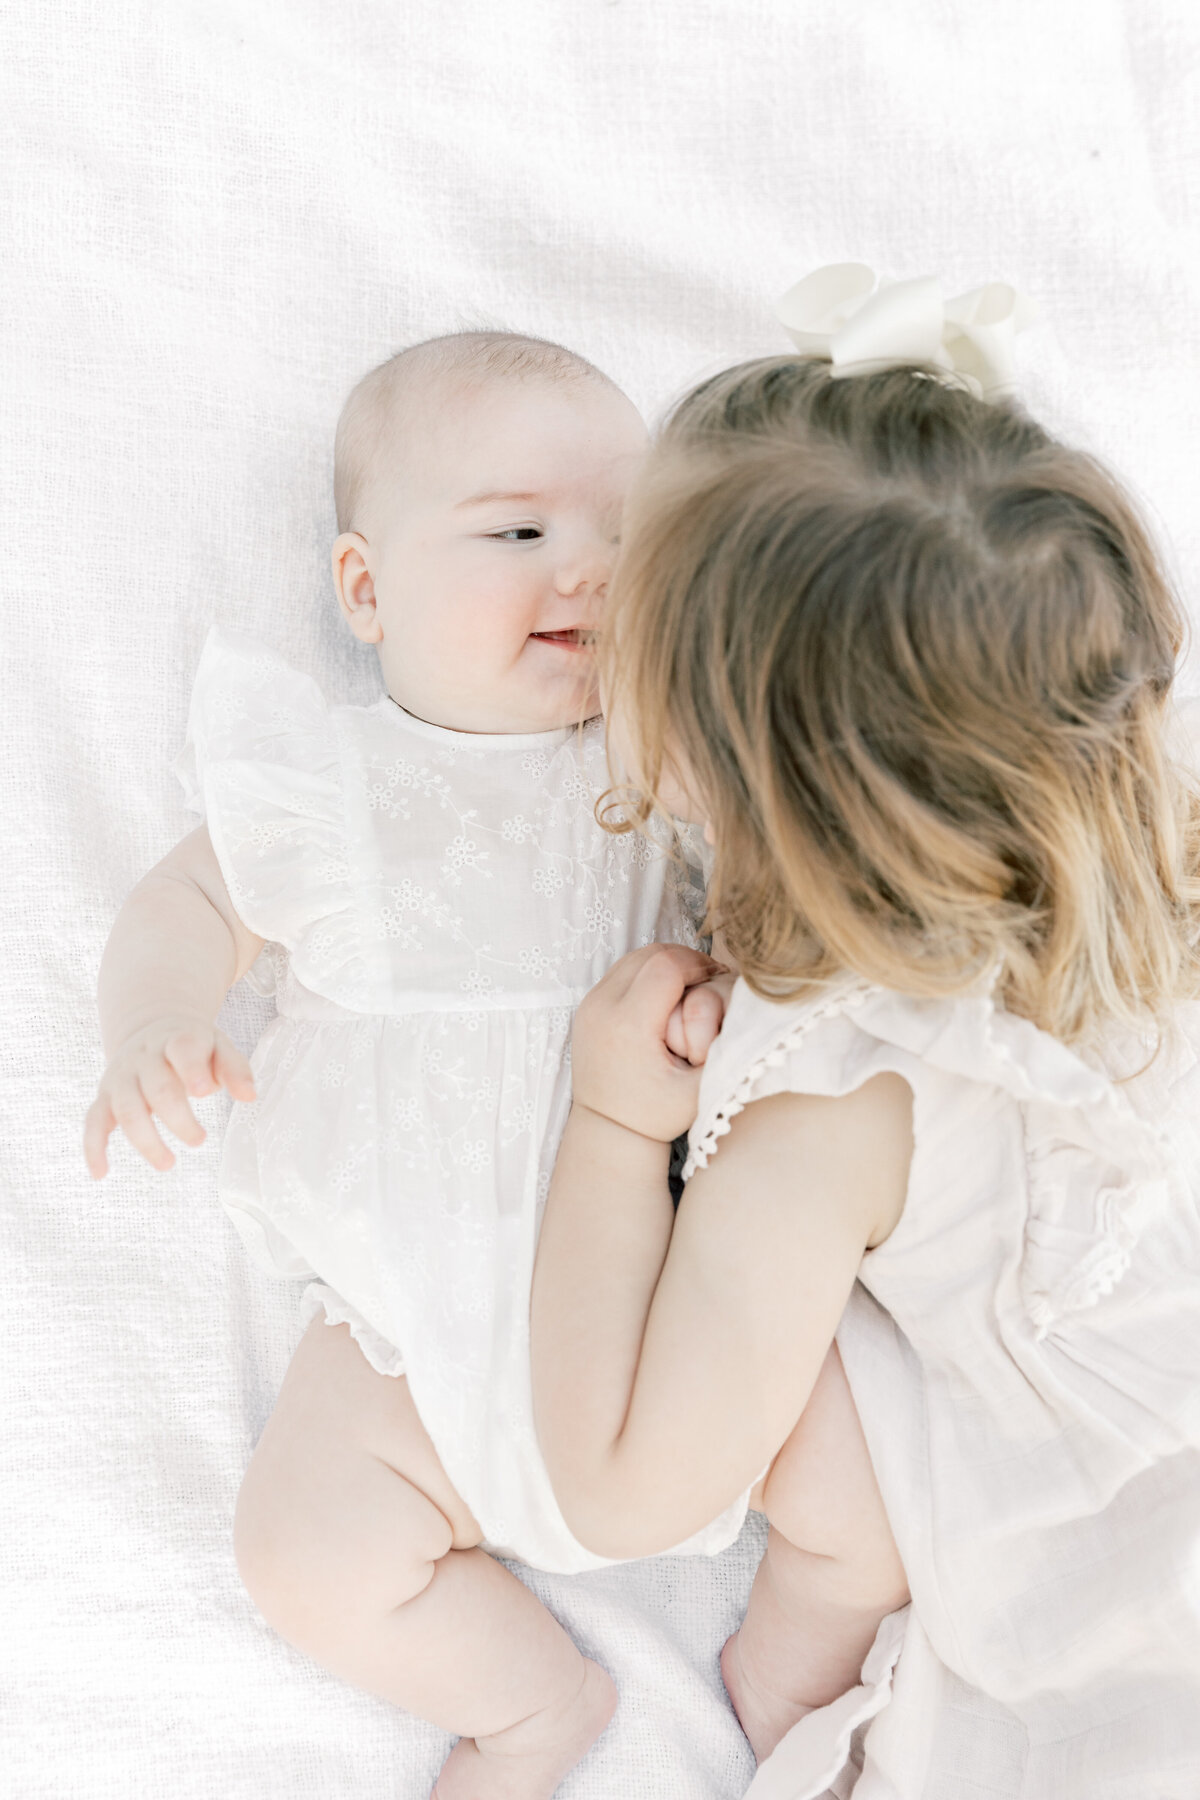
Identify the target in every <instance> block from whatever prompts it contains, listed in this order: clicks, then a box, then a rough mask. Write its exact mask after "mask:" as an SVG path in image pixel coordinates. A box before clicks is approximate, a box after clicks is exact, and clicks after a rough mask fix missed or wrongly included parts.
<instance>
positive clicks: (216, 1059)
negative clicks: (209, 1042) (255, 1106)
mask: <svg viewBox="0 0 1200 1800" xmlns="http://www.w3.org/2000/svg"><path fill="white" fill-rule="evenodd" d="M213 1071H214V1073H215V1075H216V1078H217V1082H218V1085H219V1086H221V1087H223V1088H225V1089H226V1091H227V1092H228V1093H229V1094H230V1095H231V1097H232V1098H233V1099H234V1100H253V1099H254V1097H255V1087H254V1071H253V1069H252V1068H251V1067H250V1064H249V1062H248V1060H247V1059H246V1057H244V1056H243V1055H242V1053H241V1051H240V1050H239V1049H238V1047H237V1045H236V1044H233V1043H230V1041H229V1039H228V1038H227V1037H226V1036H225V1033H224V1032H223V1031H218V1032H217V1034H216V1049H215V1050H214V1051H213Z"/></svg>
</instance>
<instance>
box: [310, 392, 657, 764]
mask: <svg viewBox="0 0 1200 1800" xmlns="http://www.w3.org/2000/svg"><path fill="white" fill-rule="evenodd" d="M403 437H404V441H403V443H402V444H401V445H400V446H398V447H397V448H392V449H388V448H385V449H384V450H382V451H381V455H382V456H384V457H386V458H387V459H388V462H387V474H386V476H384V475H383V471H382V469H381V471H380V475H381V479H380V480H379V481H378V482H377V484H376V486H375V488H374V490H373V492H374V495H375V496H376V497H375V500H374V503H373V505H372V506H371V507H370V508H369V509H368V512H367V514H366V517H365V520H364V524H365V531H364V534H363V535H362V536H360V535H359V534H357V533H348V534H344V535H343V537H341V538H339V539H338V542H337V545H335V548H334V561H335V567H336V566H337V563H338V556H339V551H342V558H343V560H342V574H341V579H340V582H339V591H340V593H341V596H342V604H343V609H344V610H345V612H346V615H347V617H348V618H349V620H350V623H351V626H352V628H353V629H354V631H355V633H356V635H357V636H358V637H360V638H362V639H363V640H364V641H365V642H368V643H375V644H377V646H378V650H379V659H380V663H381V665H382V668H383V674H384V680H385V681H386V683H387V688H388V692H389V693H390V694H391V696H392V698H393V699H394V700H396V701H398V702H399V704H400V705H401V706H403V707H404V708H405V710H406V711H407V712H411V713H414V714H415V715H416V716H417V717H418V718H420V719H425V720H428V721H429V722H430V723H431V724H435V725H444V726H448V727H450V728H451V729H453V730H458V731H474V732H533V731H548V730H551V729H552V728H554V727H556V726H560V725H565V724H573V723H575V722H576V721H578V720H579V719H582V718H587V717H590V716H591V715H592V714H594V713H596V712H597V711H598V710H599V702H598V698H597V692H596V674H595V662H594V655H593V651H592V648H591V642H590V640H591V634H592V633H593V632H594V631H595V630H596V628H597V626H598V625H599V622H600V615H601V612H602V609H603V605H604V599H605V594H606V591H607V586H608V581H609V577H610V575H611V573H612V567H613V562H614V559H615V556H616V546H617V533H618V529H619V522H620V516H621V509H622V505H623V502H624V498H625V493H626V490H627V488H628V486H629V483H630V480H631V478H632V476H633V473H634V471H635V469H636V467H637V465H638V463H639V461H640V460H641V457H642V455H643V454H644V452H645V448H646V429H645V426H644V425H643V423H642V420H641V418H640V417H639V415H638V413H637V412H636V410H635V409H634V407H633V406H632V404H631V403H630V402H629V401H628V400H626V399H625V397H624V395H622V394H620V393H619V392H617V391H616V390H615V389H613V388H610V387H608V386H607V385H606V384H605V383H602V382H599V381H595V382H593V381H563V382H550V381H546V380H535V381H530V382H528V383H520V382H516V381H512V380H507V381H497V382H494V383H492V384H490V385H485V386H475V387H474V388H472V389H469V390H466V391H463V390H462V389H461V388H459V389H451V390H450V391H449V392H447V394H446V395H445V400H444V404H442V405H440V406H439V405H435V404H430V405H429V406H427V407H424V408H423V409H422V413H421V417H420V423H419V425H414V423H413V422H411V421H410V423H409V425H408V427H407V429H406V431H405V433H404V434H403ZM347 545H349V546H351V553H350V554H346V553H345V551H344V548H343V547H344V546H347ZM356 556H357V557H358V559H359V561H358V562H356V561H355V557H356Z"/></svg>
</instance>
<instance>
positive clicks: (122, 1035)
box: [83, 826, 263, 1178]
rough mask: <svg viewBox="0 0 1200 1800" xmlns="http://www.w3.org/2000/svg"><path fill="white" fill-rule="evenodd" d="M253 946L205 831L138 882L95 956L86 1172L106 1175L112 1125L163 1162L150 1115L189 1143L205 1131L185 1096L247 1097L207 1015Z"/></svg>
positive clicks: (249, 1085) (233, 1058)
mask: <svg viewBox="0 0 1200 1800" xmlns="http://www.w3.org/2000/svg"><path fill="white" fill-rule="evenodd" d="M262 945H263V940H262V939H261V938H259V937H256V936H255V934H254V933H253V932H252V931H248V930H247V929H246V927H245V925H243V924H242V922H241V920H240V919H239V918H238V916H237V914H236V913H235V912H234V910H233V905H232V903H231V901H230V898H229V891H228V889H227V888H226V886H225V880H224V877H223V876H222V874H221V870H220V865H219V864H218V862H217V859H216V855H215V854H214V851H213V847H212V844H211V842H210V840H209V836H208V830H207V828H206V827H205V826H201V827H200V828H199V830H197V831H193V832H191V833H190V834H189V836H187V837H185V838H184V839H183V840H182V841H181V842H180V843H178V844H176V846H175V848H174V849H173V850H172V851H171V852H170V853H169V854H168V855H167V856H165V857H164V858H163V860H162V861H161V862H160V863H157V864H156V865H155V867H154V868H153V869H151V870H150V872H149V874H148V875H145V876H143V878H142V880H141V881H139V882H138V884H137V886H136V887H135V888H134V890H133V892H132V893H131V894H130V896H129V898H128V900H127V901H126V902H125V904H124V906H123V907H122V908H121V911H120V912H119V913H118V914H117V918H116V921H115V923H114V925H113V928H112V932H111V934H110V936H109V939H108V943H107V945H106V946H105V950H104V956H103V958H102V960H101V963H100V980H99V992H98V999H99V1006H100V1031H101V1037H102V1040H103V1043H104V1049H105V1052H106V1054H107V1057H108V1067H107V1068H106V1069H105V1071H104V1074H103V1075H102V1077H101V1079H100V1085H99V1088H98V1090H97V1094H96V1098H95V1100H94V1102H93V1103H92V1106H91V1108H90V1109H89V1111H88V1115H87V1119H86V1122H85V1125H84V1137H83V1147H84V1155H85V1157H86V1159H87V1165H88V1168H89V1169H90V1171H91V1173H92V1175H93V1176H95V1177H97V1178H99V1177H100V1176H102V1175H104V1174H106V1173H107V1172H108V1156H107V1144H108V1139H109V1136H110V1134H111V1133H112V1132H113V1131H114V1130H115V1129H116V1128H117V1126H118V1125H119V1126H120V1127H121V1129H122V1130H123V1131H124V1132H125V1135H126V1136H127V1137H128V1138H129V1140H130V1142H131V1143H132V1144H133V1145H134V1147H135V1149H137V1150H139V1151H140V1152H141V1154H142V1155H143V1156H144V1157H145V1158H146V1161H147V1162H149V1163H150V1164H152V1165H153V1167H154V1168H156V1169H169V1168H170V1167H171V1165H172V1164H173V1162H174V1161H175V1158H174V1157H173V1156H172V1154H171V1152H170V1151H169V1150H168V1149H167V1146H166V1145H165V1144H164V1143H163V1140H162V1138H161V1137H160V1136H159V1134H158V1132H157V1131H156V1130H155V1128H154V1125H153V1123H152V1120H151V1114H152V1113H157V1114H158V1117H159V1118H160V1119H162V1121H163V1122H164V1124H166V1125H167V1126H168V1127H169V1128H170V1129H171V1130H172V1131H173V1132H174V1133H175V1134H176V1136H177V1137H180V1138H182V1140H183V1141H184V1143H186V1144H198V1143H200V1142H201V1141H202V1139H203V1137H204V1129H203V1127H202V1126H201V1125H200V1123H199V1121H198V1120H197V1118H196V1116H195V1114H194V1113H193V1112H192V1109H191V1107H190V1106H189V1105H188V1101H187V1095H188V1094H189V1093H190V1094H196V1095H200V1094H211V1093H212V1092H213V1091H214V1089H216V1088H219V1087H223V1088H226V1089H227V1090H228V1091H229V1093H230V1094H231V1095H232V1096H233V1098H234V1099H235V1100H252V1099H253V1098H254V1077H253V1076H252V1074H251V1072H250V1065H249V1063H248V1062H247V1060H246V1058H245V1057H244V1056H243V1055H242V1053H241V1051H240V1050H238V1049H237V1048H236V1046H235V1045H234V1044H232V1043H231V1042H230V1040H229V1039H228V1038H227V1037H226V1036H225V1034H224V1032H221V1031H217V1030H216V1028H215V1024H214V1021H215V1019H216V1016H217V1014H218V1012H219V1011H220V1010H221V1005H222V1002H223V1001H224V999H225V996H226V994H227V993H228V991H229V989H230V988H231V987H232V986H233V984H234V982H235V981H237V980H238V979H239V978H240V977H241V976H242V975H244V974H245V973H246V970H247V969H248V968H249V967H250V965H251V964H252V963H253V961H254V959H255V957H256V956H257V955H258V953H259V951H260V950H261V949H262Z"/></svg>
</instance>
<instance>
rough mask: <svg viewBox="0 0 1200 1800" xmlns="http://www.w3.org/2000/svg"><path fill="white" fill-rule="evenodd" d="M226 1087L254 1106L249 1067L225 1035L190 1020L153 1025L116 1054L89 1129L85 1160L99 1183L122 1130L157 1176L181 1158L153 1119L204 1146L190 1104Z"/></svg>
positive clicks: (90, 1116) (103, 1080)
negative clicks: (111, 1141)
mask: <svg viewBox="0 0 1200 1800" xmlns="http://www.w3.org/2000/svg"><path fill="white" fill-rule="evenodd" d="M217 1088H225V1089H226V1090H227V1092H228V1093H229V1094H231V1095H232V1097H233V1098H234V1099H235V1100H253V1099H254V1076H253V1074H252V1073H251V1070H250V1064H249V1063H248V1062H247V1060H246V1058H245V1057H244V1056H243V1055H242V1053H241V1051H240V1050H239V1049H238V1048H237V1047H236V1046H235V1045H234V1044H232V1043H231V1042H230V1041H229V1039H228V1038H227V1037H226V1036H225V1033H224V1032H223V1031H218V1030H217V1028H216V1026H215V1025H213V1024H212V1023H211V1022H210V1021H208V1020H206V1019H201V1018H194V1017H190V1016H179V1017H174V1018H165V1019H155V1020H154V1021H153V1023H152V1024H150V1025H147V1026H145V1027H144V1028H143V1029H142V1030H141V1031H137V1032H135V1033H134V1034H133V1036H132V1037H131V1038H129V1039H128V1040H127V1041H126V1042H125V1043H124V1044H122V1045H121V1048H120V1049H119V1050H118V1051H117V1052H116V1053H115V1055H114V1056H113V1058H112V1061H111V1062H110V1063H109V1065H108V1067H107V1069H105V1071H104V1074H103V1075H102V1076H101V1077H100V1085H99V1088H98V1089H97V1092H96V1098H95V1100H93V1102H92V1104H91V1106H90V1108H89V1109H88V1115H87V1118H86V1120H85V1121H84V1127H83V1154H84V1156H85V1158H86V1160H87V1166H88V1169H89V1170H90V1172H91V1174H92V1175H93V1176H94V1177H95V1178H96V1180H97V1181H98V1180H99V1179H100V1177H101V1176H102V1175H107V1173H108V1140H109V1136H110V1135H111V1133H112V1132H114V1131H115V1130H116V1128H117V1126H118V1125H119V1126H120V1127H121V1130H122V1131H123V1132H124V1133H125V1136H126V1137H127V1138H128V1139H129V1141H130V1143H131V1144H132V1145H133V1147H134V1149H135V1150H138V1151H140V1152H141V1154H142V1155H143V1156H144V1157H145V1159H146V1161H147V1162H148V1163H149V1164H150V1165H151V1167H152V1168H155V1169H169V1168H171V1167H172V1165H173V1164H174V1161H175V1158H174V1156H173V1155H172V1154H171V1152H170V1151H169V1150H168V1149H167V1146H166V1145H165V1144H164V1143H163V1140H162V1138H161V1137H160V1136H159V1134H158V1132H157V1131H156V1130H155V1129H154V1125H153V1123H152V1120H151V1114H154V1113H156V1114H157V1115H158V1117H159V1118H160V1119H161V1120H162V1122H163V1124H164V1125H166V1126H168V1127H169V1128H170V1130H171V1131H173V1132H174V1133H175V1136H176V1137H178V1138H182V1140H183V1142H184V1143H185V1144H201V1143H203V1142H204V1137H205V1131H204V1127H203V1126H202V1125H201V1123H200V1121H199V1120H198V1119H197V1117H196V1115H195V1113H194V1112H193V1111H192V1109H191V1107H190V1106H189V1105H188V1101H187V1096H188V1095H189V1094H195V1095H202V1094H211V1093H213V1092H215V1090H216V1089H217Z"/></svg>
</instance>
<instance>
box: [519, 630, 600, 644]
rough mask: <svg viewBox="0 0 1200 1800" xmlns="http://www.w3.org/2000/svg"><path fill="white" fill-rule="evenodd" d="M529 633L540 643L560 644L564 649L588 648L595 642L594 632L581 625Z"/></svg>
mask: <svg viewBox="0 0 1200 1800" xmlns="http://www.w3.org/2000/svg"><path fill="white" fill-rule="evenodd" d="M529 635H530V637H534V638H537V640H538V641H539V643H542V644H561V645H562V647H563V649H564V650H590V649H591V648H592V647H593V645H594V644H595V642H596V634H595V632H594V631H588V630H585V629H584V627H582V626H576V627H574V628H573V629H572V630H570V631H531V632H530V634H529Z"/></svg>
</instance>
